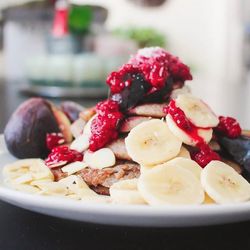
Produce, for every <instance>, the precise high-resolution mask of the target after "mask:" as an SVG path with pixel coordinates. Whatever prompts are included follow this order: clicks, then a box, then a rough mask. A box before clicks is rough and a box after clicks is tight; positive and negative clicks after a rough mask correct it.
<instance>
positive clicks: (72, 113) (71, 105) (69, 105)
mask: <svg viewBox="0 0 250 250" xmlns="http://www.w3.org/2000/svg"><path fill="white" fill-rule="evenodd" d="M60 108H61V110H62V111H63V113H64V114H65V115H66V116H67V117H68V118H69V120H70V121H71V122H74V121H76V120H77V119H78V118H79V114H80V112H82V111H83V110H85V108H84V107H83V106H81V105H80V104H78V103H76V102H72V101H65V102H62V103H61V105H60Z"/></svg>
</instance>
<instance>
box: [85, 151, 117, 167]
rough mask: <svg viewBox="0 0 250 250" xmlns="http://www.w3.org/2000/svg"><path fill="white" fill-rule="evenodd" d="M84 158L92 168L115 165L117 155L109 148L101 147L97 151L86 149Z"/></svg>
mask: <svg viewBox="0 0 250 250" xmlns="http://www.w3.org/2000/svg"><path fill="white" fill-rule="evenodd" d="M84 160H85V162H86V164H87V165H88V166H89V167H91V168H98V169H102V168H107V167H111V166H114V165H115V155H114V153H113V151H112V150H111V149H109V148H101V149H99V150H97V151H95V152H90V151H86V152H85V154H84Z"/></svg>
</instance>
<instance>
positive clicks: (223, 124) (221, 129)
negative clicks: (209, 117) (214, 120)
mask: <svg viewBox="0 0 250 250" xmlns="http://www.w3.org/2000/svg"><path fill="white" fill-rule="evenodd" d="M219 120H220V122H219V124H218V126H217V127H216V128H215V131H216V132H218V133H221V134H222V135H225V136H227V137H229V138H232V139H233V138H237V137H239V136H240V135H241V127H240V124H239V123H238V121H237V120H236V119H234V118H232V117H225V116H220V117H219Z"/></svg>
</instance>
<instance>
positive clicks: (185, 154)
mask: <svg viewBox="0 0 250 250" xmlns="http://www.w3.org/2000/svg"><path fill="white" fill-rule="evenodd" d="M177 157H183V158H187V159H191V157H190V153H189V151H188V150H187V149H186V148H185V147H183V146H181V150H180V152H179V154H178V155H177Z"/></svg>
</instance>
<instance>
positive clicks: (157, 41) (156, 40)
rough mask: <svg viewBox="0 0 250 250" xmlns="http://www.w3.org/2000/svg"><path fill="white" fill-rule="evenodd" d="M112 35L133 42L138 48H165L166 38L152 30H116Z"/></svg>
mask: <svg viewBox="0 0 250 250" xmlns="http://www.w3.org/2000/svg"><path fill="white" fill-rule="evenodd" d="M113 34H114V35H116V36H119V37H123V38H126V39H131V40H134V41H135V42H136V43H137V44H138V46H139V47H140V48H143V47H149V46H160V47H166V44H167V43H166V38H165V36H164V35H163V34H162V33H160V32H159V31H157V30H155V29H153V28H143V27H142V28H139V27H137V28H132V27H130V28H118V29H116V30H114V31H113Z"/></svg>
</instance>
